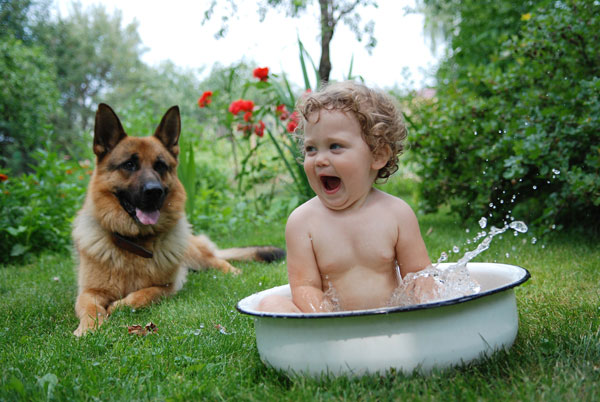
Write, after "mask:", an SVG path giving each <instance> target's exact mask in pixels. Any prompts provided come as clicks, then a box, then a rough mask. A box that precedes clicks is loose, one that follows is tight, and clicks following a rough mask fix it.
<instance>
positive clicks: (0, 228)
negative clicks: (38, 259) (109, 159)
mask: <svg viewBox="0 0 600 402" xmlns="http://www.w3.org/2000/svg"><path fill="white" fill-rule="evenodd" d="M33 159H34V160H35V161H36V165H35V166H32V170H33V172H32V173H28V174H23V175H21V176H18V177H12V176H9V175H6V174H2V175H0V192H1V195H0V211H2V213H1V214H0V263H6V262H8V261H9V260H14V259H15V258H22V257H23V256H24V255H25V254H26V253H34V254H35V253H38V252H40V251H41V250H53V251H64V250H67V249H69V248H70V243H71V236H70V234H71V223H72V222H73V218H74V217H75V214H76V212H77V209H79V207H80V206H81V204H82V202H83V197H84V194H85V189H86V184H87V182H88V180H89V176H90V175H91V173H92V167H91V166H90V161H89V160H84V161H75V160H73V159H72V158H70V157H66V158H65V157H60V156H59V155H58V154H56V153H54V152H47V151H41V150H39V151H36V152H35V154H34V155H33Z"/></svg>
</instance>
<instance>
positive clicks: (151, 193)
mask: <svg viewBox="0 0 600 402" xmlns="http://www.w3.org/2000/svg"><path fill="white" fill-rule="evenodd" d="M164 193H165V190H164V189H163V186H162V185H161V184H160V183H159V182H157V181H150V182H147V183H146V184H144V187H142V197H143V200H144V204H146V205H151V204H159V203H160V202H161V201H162V196H163V195H164Z"/></svg>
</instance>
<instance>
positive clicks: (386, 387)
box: [0, 213, 600, 401]
mask: <svg viewBox="0 0 600 402" xmlns="http://www.w3.org/2000/svg"><path fill="white" fill-rule="evenodd" d="M420 222H421V229H422V231H423V232H424V238H425V242H426V244H427V246H428V249H429V252H430V256H431V258H432V259H433V260H435V259H436V258H437V256H439V253H440V252H442V251H447V250H448V249H450V248H451V247H452V246H453V245H458V246H460V247H461V249H464V247H466V245H465V241H466V239H467V238H469V236H472V235H473V231H471V233H469V234H467V233H466V231H465V228H464V225H459V224H458V223H459V222H456V219H455V218H454V217H452V216H449V215H446V214H444V213H440V214H436V215H430V216H420ZM284 224H285V222H284V221H281V222H275V223H273V224H272V225H271V226H269V227H255V226H254V225H252V224H250V223H249V224H248V230H247V231H245V232H243V233H231V234H228V235H224V236H220V237H217V238H214V239H213V240H215V241H216V242H217V243H219V245H221V246H224V247H228V246H233V245H248V244H259V243H263V244H265V243H272V244H276V245H278V246H283V245H284V238H283V228H284ZM472 225H473V226H472V228H473V229H474V228H476V227H477V226H476V225H477V223H476V219H474V221H473V222H472ZM429 228H432V229H431V230H429ZM507 233H508V232H507ZM531 239H532V235H519V236H518V237H514V236H513V235H506V236H504V238H503V239H495V240H494V242H493V244H492V247H491V249H490V250H488V251H487V252H485V253H484V254H482V255H481V256H480V258H479V261H498V262H505V263H510V264H516V265H519V266H522V267H525V268H527V269H528V270H529V271H530V272H531V274H532V277H531V279H530V280H529V281H528V282H527V283H525V284H524V285H522V286H519V287H518V288H517V289H516V296H517V303H518V307H519V315H520V327H519V334H518V336H517V339H516V342H515V344H514V345H513V347H512V348H511V349H510V350H509V351H508V352H500V353H497V354H495V355H494V356H492V357H491V358H489V359H487V360H485V361H483V362H480V363H477V364H471V365H468V366H465V367H459V368H456V369H451V370H446V371H441V372H434V373H432V374H431V375H429V376H420V375H415V376H405V375H402V374H399V373H388V374H387V375H384V376H367V377H364V378H361V379H346V378H338V379H327V378H326V379H321V380H314V379H310V378H292V379H290V378H287V377H286V376H285V375H283V374H280V373H278V372H276V371H275V370H273V369H270V368H268V367H266V366H264V365H263V363H262V362H261V361H260V358H259V355H258V352H257V349H256V344H255V338H254V327H253V320H252V319H251V318H250V317H248V316H245V315H242V314H240V313H238V312H237V310H236V309H235V304H236V303H237V302H238V301H239V300H240V299H241V298H243V297H245V296H247V295H250V294H252V293H254V292H257V291H259V290H263V289H266V288H269V287H272V286H276V285H280V284H283V283H286V281H287V275H286V268H285V264H284V263H278V264H269V265H267V264H259V263H239V264H237V265H238V266H239V267H240V268H242V270H243V273H242V274H241V275H239V276H230V275H225V274H222V273H220V272H216V271H206V272H198V273H191V274H190V275H189V277H188V282H187V284H186V285H185V287H184V288H183V290H182V291H181V292H179V293H178V294H177V295H176V296H174V297H172V298H169V299H166V300H164V301H162V302H161V303H159V304H155V305H152V306H150V307H148V308H145V309H139V310H137V311H132V310H131V309H127V308H123V309H121V310H118V311H117V312H116V313H115V314H113V315H112V316H111V317H110V319H109V320H108V321H107V322H106V323H105V325H103V326H102V328H101V330H99V331H98V332H96V333H94V334H92V335H89V336H86V337H84V338H82V339H77V338H75V337H74V336H73V335H72V331H73V330H74V329H75V328H76V327H77V319H76V317H75V313H74V311H73V303H74V300H75V296H76V291H77V284H76V276H75V272H74V269H73V268H74V262H73V260H72V258H71V256H69V255H63V254H46V255H42V256H40V257H39V258H37V259H36V260H35V261H33V262H32V263H30V264H28V265H24V266H4V267H1V268H0V379H1V381H0V400H15V399H22V400H46V399H56V400H90V399H100V400H132V399H136V400H137V399H139V400H199V399H209V400H218V399H228V400H294V401H296V400H307V401H308V400H329V399H335V400H340V399H341V400H392V399H393V400H415V399H416V400H477V399H487V400H489V399H492V400H546V399H550V400H597V399H598V398H599V397H600V385H599V384H600V363H599V362H600V334H599V326H600V318H599V317H600V291H599V287H598V283H600V268H599V266H598V261H600V247H598V246H599V245H600V241H599V240H598V239H597V238H588V237H586V236H585V235H582V234H573V233H561V232H559V233H554V234H553V235H552V236H551V237H547V238H543V239H540V240H539V241H538V242H536V243H535V244H532V242H531ZM507 254H508V255H507ZM148 322H153V323H154V324H155V325H156V326H157V328H158V332H157V333H156V334H152V335H148V336H145V337H140V336H136V335H130V334H128V331H127V326H129V325H133V324H140V325H145V324H146V323H148Z"/></svg>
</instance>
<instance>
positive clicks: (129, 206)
mask: <svg viewBox="0 0 600 402" xmlns="http://www.w3.org/2000/svg"><path fill="white" fill-rule="evenodd" d="M116 196H117V199H118V200H119V203H120V204H121V206H122V207H123V209H124V210H125V212H127V213H128V214H129V216H131V218H132V219H133V220H135V221H136V222H139V223H141V224H142V225H154V224H156V222H158V218H159V217H160V211H159V210H158V209H152V210H142V209H140V208H138V207H136V206H135V205H133V203H132V202H131V201H130V200H129V198H128V197H127V196H126V195H125V194H124V193H123V192H119V193H117V194H116Z"/></svg>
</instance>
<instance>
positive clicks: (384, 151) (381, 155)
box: [371, 145, 392, 170]
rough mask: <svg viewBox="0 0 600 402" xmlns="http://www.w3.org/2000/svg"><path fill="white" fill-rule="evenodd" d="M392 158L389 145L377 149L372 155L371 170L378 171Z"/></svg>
mask: <svg viewBox="0 0 600 402" xmlns="http://www.w3.org/2000/svg"><path fill="white" fill-rule="evenodd" d="M391 157H392V150H391V149H390V146H389V145H386V146H385V147H382V148H379V149H378V150H377V151H376V152H374V153H373V163H372V164H371V169H373V170H379V169H381V168H382V167H384V166H385V165H387V163H388V161H389V160H390V158H391Z"/></svg>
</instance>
